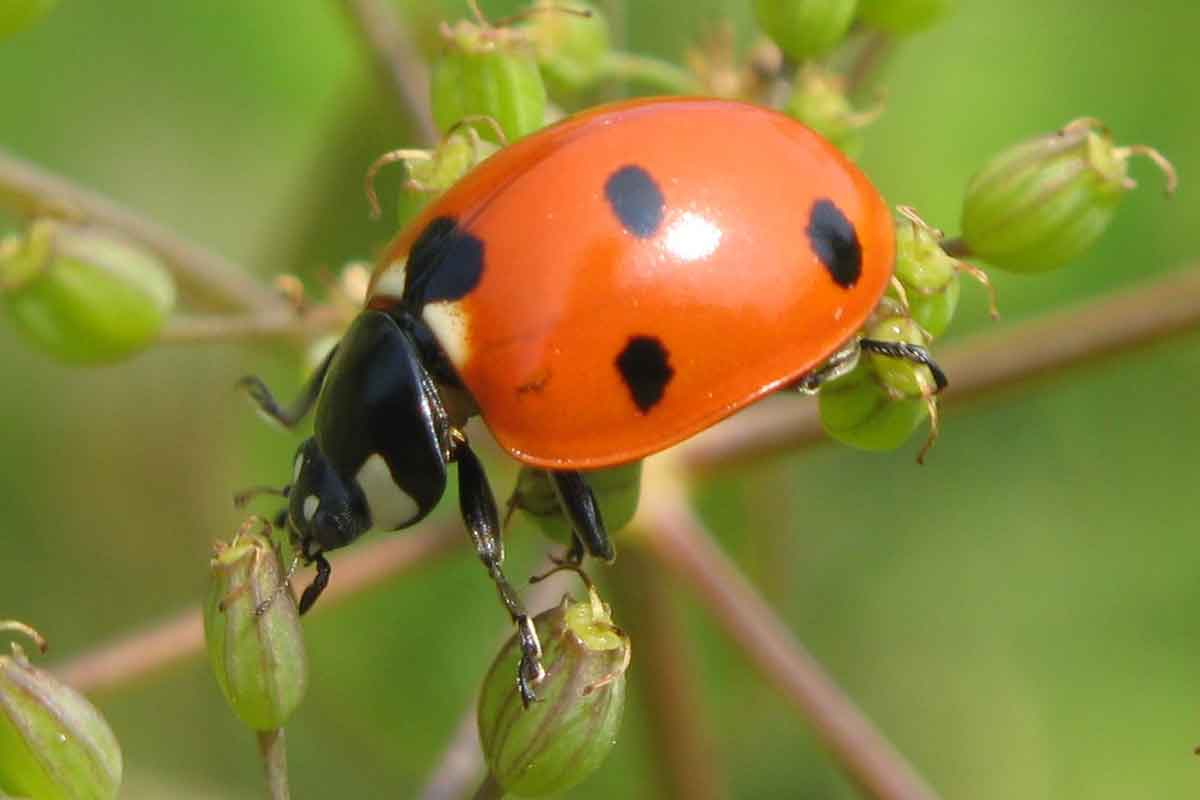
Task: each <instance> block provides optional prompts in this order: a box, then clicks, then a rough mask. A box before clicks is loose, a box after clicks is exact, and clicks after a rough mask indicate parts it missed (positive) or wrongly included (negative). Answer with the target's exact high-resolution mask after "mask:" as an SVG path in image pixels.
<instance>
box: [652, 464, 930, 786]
mask: <svg viewBox="0 0 1200 800" xmlns="http://www.w3.org/2000/svg"><path fill="white" fill-rule="evenodd" d="M659 483H661V485H657V486H655V487H654V489H655V491H654V493H653V494H652V495H651V494H649V493H647V496H646V500H645V503H644V508H643V509H642V510H641V511H640V512H639V516H638V519H637V522H638V528H637V530H638V531H639V532H640V533H641V536H640V538H639V539H638V541H640V542H642V543H644V545H645V546H646V548H647V550H648V552H649V553H650V554H651V555H653V556H654V557H655V558H656V559H657V560H658V561H659V562H660V563H661V564H662V565H663V566H664V567H666V569H667V570H669V571H670V572H672V573H674V574H675V575H676V576H677V577H678V578H679V579H680V580H682V581H683V582H684V583H685V584H686V585H687V586H689V587H690V588H691V589H692V590H693V591H694V592H695V593H696V595H697V597H698V599H699V600H700V602H701V603H702V604H703V605H704V607H705V608H706V609H707V610H708V612H709V613H710V614H712V615H713V617H714V618H715V619H716V620H717V622H718V623H719V624H720V625H721V627H722V628H723V629H724V630H725V632H726V633H728V634H729V635H730V636H731V637H732V638H733V639H734V641H736V642H737V643H738V645H739V646H740V647H741V649H742V651H743V652H744V653H745V655H746V657H747V658H748V659H749V660H750V661H751V662H752V663H753V664H754V665H755V666H756V667H757V668H758V669H759V670H761V671H762V673H763V674H764V675H765V676H766V677H767V679H768V680H770V681H771V682H772V683H774V684H775V687H776V688H777V689H778V690H779V691H780V692H781V693H782V694H783V695H784V696H785V697H786V698H787V699H788V700H790V701H791V702H792V703H794V704H795V705H796V707H797V708H798V709H799V710H800V711H801V712H802V713H803V714H804V715H805V716H806V717H807V718H808V719H809V720H811V722H812V724H813V727H814V728H815V731H816V734H817V736H818V738H820V739H821V741H822V742H823V743H824V744H825V746H826V747H827V748H829V750H830V751H831V752H832V753H833V754H834V756H835V757H836V758H837V759H838V761H839V762H840V763H841V764H842V766H843V768H844V769H845V770H846V772H847V773H848V774H849V776H850V777H851V778H852V779H853V780H854V781H855V782H857V783H858V784H859V785H860V786H861V787H862V788H863V789H864V790H865V791H866V792H867V793H868V794H869V795H870V796H871V797H875V798H879V799H880V800H933V798H936V797H938V795H937V793H936V792H935V791H934V790H933V789H932V788H931V787H930V786H929V785H928V784H927V783H926V782H925V781H924V779H922V778H921V776H920V775H919V774H918V773H917V772H916V770H914V769H913V767H912V766H911V765H910V764H909V763H908V762H907V761H906V760H905V759H904V757H903V756H902V755H901V754H900V753H899V752H897V751H896V750H895V748H893V747H892V746H891V744H889V743H888V741H887V739H885V738H884V737H883V735H882V734H881V733H880V732H879V731H878V730H877V729H876V728H875V727H874V726H873V725H872V724H871V722H870V720H868V719H867V718H866V716H865V715H864V714H863V713H862V711H860V710H859V709H858V708H857V707H856V706H855V705H854V703H853V702H852V701H851V700H850V698H849V697H847V696H846V695H845V693H843V692H842V690H841V689H840V688H839V687H838V686H837V684H835V683H834V682H833V680H832V679H831V678H830V677H829V675H828V674H826V672H825V670H824V669H823V668H822V667H821V665H820V664H819V663H818V662H817V661H816V659H814V658H813V656H812V655H811V654H810V653H809V652H808V651H807V650H805V649H804V647H803V645H801V644H800V642H799V641H797V640H796V638H795V636H794V635H793V634H792V632H791V631H790V630H788V628H787V626H786V625H785V624H784V623H783V622H782V621H781V620H780V619H779V617H778V616H777V615H776V614H775V612H774V611H773V610H772V609H771V608H770V606H768V605H767V603H766V602H765V601H764V600H763V599H762V597H761V596H759V594H758V593H757V592H756V591H755V589H754V587H753V586H752V585H751V584H750V582H749V581H748V580H747V579H746V578H745V576H744V575H742V573H741V571H740V570H738V568H737V567H736V566H735V565H734V564H733V563H732V562H731V561H730V560H729V559H728V558H727V557H726V556H725V555H724V554H723V553H722V552H721V551H720V550H719V549H718V548H717V546H716V545H715V544H714V543H713V540H712V538H711V537H710V536H709V534H708V531H706V530H705V528H704V525H703V523H701V522H700V520H699V519H698V518H697V517H696V515H695V514H694V513H693V512H692V510H691V508H690V507H689V506H688V504H687V498H686V496H685V495H684V493H683V491H682V488H681V487H680V486H679V485H678V484H677V483H676V482H675V481H674V480H671V479H667V480H662V479H660V481H659ZM643 647H644V645H643Z"/></svg>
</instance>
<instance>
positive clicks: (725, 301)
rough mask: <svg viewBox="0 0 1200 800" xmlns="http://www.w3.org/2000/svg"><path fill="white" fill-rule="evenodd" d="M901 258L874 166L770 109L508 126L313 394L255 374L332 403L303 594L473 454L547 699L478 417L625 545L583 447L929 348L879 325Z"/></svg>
mask: <svg viewBox="0 0 1200 800" xmlns="http://www.w3.org/2000/svg"><path fill="white" fill-rule="evenodd" d="M893 259H894V243H893V224H892V218H891V214H890V213H889V211H888V208H887V206H886V205H885V204H884V201H883V198H882V197H880V195H879V192H878V191H877V190H876V189H875V188H874V187H873V186H872V185H871V183H870V182H869V181H868V180H867V178H866V177H865V176H864V175H863V174H862V173H861V172H860V171H859V170H858V169H857V168H856V167H855V166H854V165H853V164H852V163H851V162H850V161H849V160H847V159H846V158H845V157H844V156H843V155H842V154H841V153H840V152H839V151H838V150H837V149H836V148H835V147H833V146H832V145H830V144H829V143H828V142H826V141H824V140H823V139H822V138H821V137H820V136H818V135H817V134H815V133H813V132H812V131H811V130H809V129H808V128H806V127H804V126H803V125H801V124H800V123H798V122H796V121H794V120H792V119H790V118H788V117H786V116H784V115H782V114H779V113H777V112H774V111H770V110H767V109H764V108H761V107H758V106H753V105H748V104H744V103H738V102H732V101H726V100H706V99H650V100H635V101H629V102H624V103H618V104H614V105H609V106H602V107H599V108H596V109H593V110H590V111H588V112H586V113H583V114H580V115H577V116H574V117H571V118H569V119H567V120H565V121H563V122H561V123H559V124H557V125H554V126H552V127H550V128H547V129H546V130H544V131H541V132H539V133H536V134H533V135H531V136H529V137H527V138H525V139H523V140H521V141H519V142H517V143H515V144H513V145H511V146H509V147H506V148H505V149H503V150H501V151H500V152H499V153H497V154H496V155H494V156H492V157H491V158H489V159H488V160H486V161H485V162H483V163H482V164H480V165H479V166H478V167H476V168H475V169H474V170H473V171H472V172H471V173H470V174H468V175H467V176H466V177H465V178H463V179H462V180H461V181H460V182H459V183H458V184H457V185H456V186H454V187H453V188H452V189H450V190H449V191H448V192H446V193H445V194H444V195H443V196H442V197H441V198H439V199H438V200H437V201H436V202H435V203H433V204H432V205H431V206H430V207H429V208H427V209H426V210H425V211H424V212H423V213H422V214H421V216H420V217H418V218H417V219H416V220H414V221H413V223H412V224H411V225H409V226H408V228H407V229H406V230H405V231H403V232H402V233H401V234H400V235H399V236H398V237H397V238H396V239H395V241H394V242H392V243H391V244H390V245H389V246H388V248H387V249H386V252H385V253H384V255H383V257H382V258H381V259H380V261H379V264H378V266H377V267H376V269H375V273H374V275H373V277H372V281H371V288H370V294H369V299H368V302H367V307H366V309H365V310H364V311H363V313H362V314H361V315H360V316H359V317H358V319H357V320H356V321H355V322H354V323H353V325H352V326H351V327H350V329H349V331H348V332H347V333H346V335H345V336H344V338H343V339H342V341H341V343H340V344H339V345H338V347H337V349H336V350H335V352H334V353H333V354H332V355H331V356H330V358H329V359H328V360H327V361H326V363H325V364H324V365H323V367H322V369H320V370H319V371H318V373H317V375H316V376H315V377H314V379H313V381H312V382H311V384H310V386H309V387H308V389H307V390H306V392H305V393H304V395H303V396H302V397H301V399H300V401H299V402H298V403H297V404H296V406H295V407H294V409H292V410H290V411H283V410H281V409H280V408H279V407H278V406H277V405H275V403H274V402H273V400H272V399H271V397H270V394H269V393H268V392H267V391H266V390H265V387H263V386H262V384H261V383H259V382H257V381H256V380H254V379H248V385H249V386H250V387H251V389H252V393H253V394H254V396H255V398H256V399H257V400H258V401H259V402H260V405H262V407H263V409H264V410H266V411H267V412H268V413H270V414H272V415H273V416H275V417H276V418H277V419H279V420H280V421H281V422H283V423H285V424H288V425H291V424H294V423H295V422H296V421H297V420H298V419H299V418H301V417H302V416H303V415H304V414H305V413H306V412H307V411H308V409H309V408H311V406H312V405H313V404H314V403H316V404H317V413H316V426H315V435H314V437H313V439H310V440H309V441H307V442H305V444H304V445H303V446H302V447H301V449H300V452H299V454H298V455H297V460H296V468H295V475H294V480H293V483H292V485H291V487H290V488H289V514H288V524H289V526H290V528H291V531H292V535H293V537H294V538H295V539H296V541H297V542H298V543H299V546H300V549H301V552H302V553H303V555H304V557H305V558H306V559H309V560H311V561H315V562H316V563H317V566H318V577H317V579H316V580H315V581H314V583H313V585H312V586H310V587H308V589H306V590H305V592H304V595H303V597H302V600H301V610H305V609H307V608H308V607H309V606H311V604H312V602H313V601H314V600H315V599H316V596H317V594H319V593H320V591H321V589H322V588H323V587H324V585H325V582H326V581H327V580H328V575H329V566H328V563H327V562H326V561H325V558H324V556H323V553H324V552H325V551H327V550H331V549H334V548H337V547H341V546H343V545H345V544H348V543H349V542H350V541H352V540H353V539H355V538H357V537H358V536H359V535H361V534H362V533H364V532H365V531H366V530H368V529H369V528H372V527H375V528H381V529H397V528H403V527H406V526H408V525H412V524H413V523H415V522H416V521H418V520H419V519H421V518H422V517H424V516H425V514H426V513H428V512H429V511H430V510H431V509H432V508H433V507H434V505H436V504H437V502H438V500H439V499H440V498H441V495H442V493H443V491H444V489H445V485H446V465H447V464H448V463H449V462H452V461H453V462H457V463H458V468H459V486H460V502H461V505H462V510H463V516H464V519H465V521H466V523H467V527H468V529H469V530H470V531H471V533H472V535H473V537H474V538H475V541H476V544H477V546H478V547H479V552H480V556H481V557H482V558H483V560H484V563H485V564H486V565H487V567H488V569H489V571H490V572H491V573H492V575H493V577H494V578H495V579H496V580H497V583H498V585H499V586H500V590H501V594H502V597H503V598H504V601H505V603H506V605H507V606H508V608H509V611H510V612H511V613H512V614H513V616H514V619H516V620H517V622H518V623H519V629H520V630H521V631H522V633H523V635H524V637H525V640H526V648H525V653H526V659H525V660H524V662H523V663H522V666H521V668H520V670H521V671H520V682H521V688H522V692H523V693H524V694H525V696H526V698H527V699H528V698H532V690H531V689H530V688H529V684H530V683H532V682H536V680H537V679H538V678H539V677H540V667H539V666H538V663H537V656H538V649H537V640H536V637H535V636H534V635H533V629H532V627H531V626H530V625H529V623H528V618H527V617H526V616H525V613H524V610H523V609H522V607H521V605H520V603H519V600H518V599H517V597H516V594H515V593H514V592H513V591H512V590H511V588H510V587H509V586H508V584H507V582H506V581H505V580H504V578H503V575H502V573H501V572H500V561H501V559H502V557H503V555H502V549H501V545H500V539H499V536H500V526H499V522H498V516H497V513H496V504H495V501H494V500H493V497H492V493H491V490H490V488H489V487H488V484H487V480H486V477H485V476H484V474H483V470H482V468H481V466H480V464H479V461H478V459H477V458H476V457H475V455H474V454H473V453H472V451H471V449H470V448H469V446H468V445H467V441H466V438H465V437H464V436H463V434H462V433H461V426H462V425H463V424H464V423H465V421H466V419H467V418H468V417H469V416H472V415H474V414H476V413H478V414H479V415H481V416H482V417H483V420H484V422H485V423H486V424H487V426H488V428H489V429H490V430H491V432H492V433H493V434H494V435H495V437H496V440H497V441H498V442H499V443H500V444H501V446H503V447H504V448H505V449H506V450H508V451H509V452H510V453H511V454H512V455H513V456H514V457H515V458H517V459H519V460H520V461H523V462H525V463H526V464H530V465H533V466H536V467H540V468H543V469H546V470H548V471H549V474H550V476H551V478H552V482H553V483H554V485H555V487H556V490H557V491H558V494H559V499H560V500H561V502H562V505H563V508H564V511H565V512H566V514H567V516H568V518H569V519H570V520H571V521H572V523H573V527H574V528H575V531H576V536H577V538H576V545H575V547H574V548H573V549H574V554H575V556H576V557H581V556H582V554H583V552H584V551H585V550H586V551H587V552H588V553H589V554H592V555H595V556H599V557H602V558H605V559H611V558H612V557H613V550H612V545H611V544H610V543H609V541H608V536H607V534H606V532H605V530H604V526H603V521H602V520H601V519H600V515H599V512H598V510H597V508H596V505H595V500H594V498H593V497H592V494H591V491H590V490H589V489H588V487H587V484H586V483H584V481H583V480H582V479H581V478H580V476H579V473H578V470H581V469H582V470H586V469H596V468H600V467H606V466H610V465H614V464H620V463H624V462H629V461H633V460H636V459H639V458H641V457H643V456H645V455H648V454H650V453H654V452H656V451H658V450H662V449H663V448H666V447H669V446H670V445H672V444H675V443H676V442H679V441H681V440H682V439H685V438H687V437H689V436H691V435H692V434H694V433H696V432H697V431H700V430H702V429H703V428H705V427H707V426H709V425H712V424H713V423H715V422H717V421H718V420H720V419H722V418H723V417H726V416H728V415H730V414H732V413H733V412H735V411H737V410H738V409H740V408H742V407H743V406H745V405H747V404H749V403H752V402H754V401H755V400H757V399H758V398H760V397H762V396H763V395H765V394H767V393H769V392H772V391H774V390H776V389H779V388H780V387H784V386H788V385H794V384H797V383H802V384H805V385H808V386H809V387H810V388H812V387H815V385H817V384H818V383H819V382H820V380H821V379H822V378H823V377H827V375H828V374H830V373H831V372H836V371H837V370H838V369H840V368H841V367H842V366H844V365H845V363H846V362H847V361H850V362H852V360H853V359H854V358H855V357H856V356H857V352H858V349H859V348H861V347H864V346H865V347H871V348H872V349H876V350H879V351H881V352H885V353H888V354H892V355H900V356H902V357H907V358H911V359H914V360H917V361H921V362H922V363H928V355H927V354H926V353H925V352H924V351H923V350H922V349H920V348H916V347H912V346H908V345H896V344H892V343H881V342H859V341H856V332H857V331H858V330H859V328H860V327H861V326H862V325H863V323H864V322H865V321H866V319H867V317H868V315H869V314H870V313H871V311H872V310H873V309H874V308H875V306H876V304H877V303H878V302H879V299H880V297H881V296H882V295H883V292H884V290H885V289H886V287H887V285H888V282H889V281H890V280H891V277H892V264H893ZM847 345H849V347H846V346H847ZM839 354H840V355H839ZM835 356H837V357H836V358H834V359H833V361H834V366H833V367H828V368H825V367H823V366H822V365H825V364H826V362H829V361H830V360H831V357H835ZM935 374H936V375H937V376H938V378H939V382H940V381H941V380H942V379H941V376H940V373H937V372H936V371H935Z"/></svg>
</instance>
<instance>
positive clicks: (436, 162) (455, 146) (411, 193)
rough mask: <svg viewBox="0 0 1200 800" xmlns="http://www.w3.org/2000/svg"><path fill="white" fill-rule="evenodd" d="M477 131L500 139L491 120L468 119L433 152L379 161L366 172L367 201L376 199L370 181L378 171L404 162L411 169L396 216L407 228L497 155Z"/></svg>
mask: <svg viewBox="0 0 1200 800" xmlns="http://www.w3.org/2000/svg"><path fill="white" fill-rule="evenodd" d="M476 127H482V128H484V129H486V130H489V131H490V132H491V133H492V135H493V136H495V137H496V138H500V134H501V133H502V132H501V131H500V130H499V126H498V124H497V123H496V121H495V120H493V119H492V118H490V117H479V118H468V119H465V120H460V124H458V125H455V126H453V128H454V129H453V130H452V131H451V132H450V133H448V134H447V135H446V137H445V138H443V139H442V141H441V142H440V143H439V144H438V146H437V148H435V149H433V150H396V151H394V152H391V153H387V154H385V155H384V156H382V157H380V158H379V159H377V160H376V161H375V163H374V164H372V165H371V168H370V170H368V172H367V181H368V189H367V195H368V198H373V197H374V189H373V188H371V186H370V181H371V180H372V179H373V178H374V176H375V173H376V172H378V170H379V168H380V167H382V166H383V165H385V164H390V163H393V162H395V161H403V162H404V165H405V167H406V168H407V169H408V179H407V180H406V181H405V182H404V183H403V185H402V186H401V187H400V197H399V202H398V203H397V204H396V214H397V218H398V221H399V222H400V225H401V227H403V226H404V225H407V224H408V222H409V221H410V220H411V219H412V218H413V217H415V216H416V215H417V214H418V213H420V211H421V210H422V209H423V208H425V206H427V205H429V203H430V201H431V200H433V199H434V198H435V197H437V196H438V195H440V194H442V193H443V192H445V191H446V190H447V189H449V188H450V187H451V186H453V185H454V184H456V183H458V181H459V179H461V178H462V177H463V176H464V175H466V174H467V173H468V172H470V171H471V169H472V168H473V167H474V166H475V165H476V164H478V163H479V162H480V161H483V160H484V159H485V158H487V157H488V156H490V155H491V154H492V153H494V152H496V149H497V148H496V146H495V145H493V144H491V143H490V142H484V141H481V138H480V135H479V132H478V131H477V130H476ZM372 204H373V205H374V200H372Z"/></svg>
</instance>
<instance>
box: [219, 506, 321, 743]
mask: <svg viewBox="0 0 1200 800" xmlns="http://www.w3.org/2000/svg"><path fill="white" fill-rule="evenodd" d="M255 525H260V526H261V527H262V531H261V532H256V531H254V530H253V527H254V526H255ZM270 530H271V526H270V523H268V522H266V521H265V520H261V519H258V518H254V517H252V518H250V519H249V520H247V522H246V523H245V524H243V525H242V528H241V530H239V531H238V532H237V534H236V535H235V536H234V537H233V541H231V542H230V543H229V544H225V543H224V542H217V543H216V545H215V546H214V551H213V558H212V562H211V566H212V574H211V577H210V580H209V585H208V595H207V597H206V598H205V602H204V640H205V642H206V643H207V645H208V658H209V662H210V663H211V664H212V669H213V674H214V675H216V678H217V683H218V684H219V685H220V686H221V692H222V693H223V694H224V695H225V699H226V700H227V701H228V702H229V705H230V707H232V708H233V711H234V713H235V714H237V716H238V718H239V719H241V721H242V722H244V723H245V724H246V725H247V726H249V727H250V728H252V729H254V730H257V731H268V730H275V729H276V728H280V727H282V726H283V724H284V722H286V721H287V719H288V717H290V716H291V714H292V712H293V711H295V710H296V707H297V706H298V705H300V700H301V698H303V697H304V690H305V687H306V686H307V683H308V660H307V658H306V656H305V652H304V637H303V635H302V632H301V629H300V617H299V614H298V613H297V611H296V604H295V603H294V602H293V600H292V596H291V592H290V591H288V589H287V588H286V583H285V582H284V581H285V579H284V576H283V568H282V565H281V564H280V563H279V556H278V554H277V553H276V552H275V549H274V548H273V547H272V546H271V542H270V540H269V539H268V536H269V534H270Z"/></svg>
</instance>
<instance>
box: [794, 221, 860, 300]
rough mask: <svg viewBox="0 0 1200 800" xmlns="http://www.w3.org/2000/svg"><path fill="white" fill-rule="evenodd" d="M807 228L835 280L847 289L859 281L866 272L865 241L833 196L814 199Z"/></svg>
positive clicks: (817, 250)
mask: <svg viewBox="0 0 1200 800" xmlns="http://www.w3.org/2000/svg"><path fill="white" fill-rule="evenodd" d="M804 230H805V233H807V234H808V240H809V242H811V243H812V248H813V252H815V253H816V254H817V258H819V259H821V263H822V264H824V265H825V269H827V270H828V271H829V276H830V277H831V278H833V282H834V283H836V284H837V285H838V286H841V287H842V288H843V289H849V288H851V287H853V286H854V284H856V283H858V276H859V275H861V274H862V245H861V244H859V242H858V233H857V232H856V231H855V230H854V224H853V223H852V222H850V220H848V219H846V215H845V214H843V213H842V211H841V209H839V208H838V207H837V206H835V205H834V204H833V201H832V200H827V199H821V200H818V201H817V202H815V203H813V207H812V211H810V212H809V215H808V227H807V228H805V229H804Z"/></svg>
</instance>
